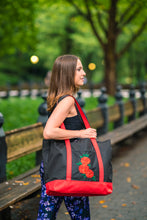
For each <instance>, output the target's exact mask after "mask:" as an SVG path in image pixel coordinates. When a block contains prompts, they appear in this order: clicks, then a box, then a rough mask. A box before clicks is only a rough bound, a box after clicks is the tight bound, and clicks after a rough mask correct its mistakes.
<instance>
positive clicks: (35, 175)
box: [31, 174, 40, 178]
mask: <svg viewBox="0 0 147 220" xmlns="http://www.w3.org/2000/svg"><path fill="white" fill-rule="evenodd" d="M31 177H34V178H39V177H40V175H39V174H38V175H37V174H34V175H31Z"/></svg>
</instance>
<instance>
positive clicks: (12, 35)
mask: <svg viewBox="0 0 147 220" xmlns="http://www.w3.org/2000/svg"><path fill="white" fill-rule="evenodd" d="M146 6H147V2H146V1H145V0H142V1H139V0H120V1H118V0H106V1H103V0H93V1H90V0H89V1H88V0H80V1H78V0H64V1H63V0H37V1H33V0H25V1H22V0H17V1H12V0H1V3H0V90H3V89H5V87H6V86H7V85H8V84H11V85H17V84H18V83H20V82H27V83H30V82H39V83H41V82H43V83H44V78H45V77H46V74H47V73H48V71H50V70H51V69H52V65H53V62H54V60H55V59H56V57H57V56H59V55H62V54H75V55H77V56H79V57H80V58H81V60H82V63H83V66H84V69H85V71H86V73H87V85H91V84H92V85H97V84H104V85H105V86H106V88H107V92H108V93H109V94H112V95H113V94H114V91H115V85H116V84H122V85H128V84H134V85H135V86H137V85H138V84H139V83H141V82H145V81H147V53H146V51H147V7H146ZM44 84H46V83H44Z"/></svg>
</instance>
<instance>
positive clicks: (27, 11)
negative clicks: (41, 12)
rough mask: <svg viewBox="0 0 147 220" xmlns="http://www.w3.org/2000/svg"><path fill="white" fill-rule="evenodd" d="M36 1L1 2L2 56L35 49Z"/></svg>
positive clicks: (0, 41)
mask: <svg viewBox="0 0 147 220" xmlns="http://www.w3.org/2000/svg"><path fill="white" fill-rule="evenodd" d="M35 5H36V1H30V0H25V1H21V0H17V1H11V0H1V7H0V48H1V50H0V56H3V55H5V54H15V53H18V52H19V51H21V52H27V51H28V50H30V49H33V48H34V42H35V37H36V29H35V26H34V20H35Z"/></svg>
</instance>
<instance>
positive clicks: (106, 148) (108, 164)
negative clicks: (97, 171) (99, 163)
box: [97, 140, 112, 182]
mask: <svg viewBox="0 0 147 220" xmlns="http://www.w3.org/2000/svg"><path fill="white" fill-rule="evenodd" d="M97 143H98V146H99V149H100V152H101V156H102V160H103V166H104V182H112V148H111V143H110V140H106V141H103V142H100V141H97Z"/></svg>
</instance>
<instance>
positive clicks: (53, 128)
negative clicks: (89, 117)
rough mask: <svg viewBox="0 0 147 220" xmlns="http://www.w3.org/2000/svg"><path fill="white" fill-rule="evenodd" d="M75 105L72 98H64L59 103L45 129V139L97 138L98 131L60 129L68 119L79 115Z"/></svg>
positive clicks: (90, 129) (89, 129)
mask: <svg viewBox="0 0 147 220" xmlns="http://www.w3.org/2000/svg"><path fill="white" fill-rule="evenodd" d="M74 104H75V102H74V99H73V98H72V97H71V96H68V97H66V98H64V99H63V100H62V101H60V102H59V103H58V105H57V106H56V108H55V109H54V111H53V112H52V114H51V116H50V117H49V119H48V121H47V123H46V126H45V128H44V131H43V137H44V138H45V139H56V140H64V139H71V138H96V130H95V129H92V128H88V129H84V130H64V129H61V128H60V125H61V124H62V122H63V121H64V120H65V118H66V117H72V116H74V115H76V114H77V112H76V109H75V105H74Z"/></svg>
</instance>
